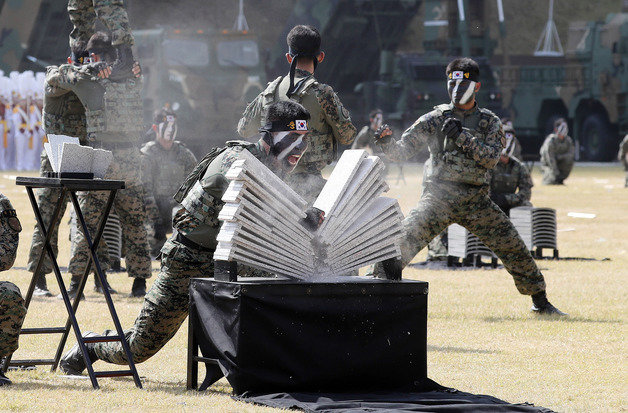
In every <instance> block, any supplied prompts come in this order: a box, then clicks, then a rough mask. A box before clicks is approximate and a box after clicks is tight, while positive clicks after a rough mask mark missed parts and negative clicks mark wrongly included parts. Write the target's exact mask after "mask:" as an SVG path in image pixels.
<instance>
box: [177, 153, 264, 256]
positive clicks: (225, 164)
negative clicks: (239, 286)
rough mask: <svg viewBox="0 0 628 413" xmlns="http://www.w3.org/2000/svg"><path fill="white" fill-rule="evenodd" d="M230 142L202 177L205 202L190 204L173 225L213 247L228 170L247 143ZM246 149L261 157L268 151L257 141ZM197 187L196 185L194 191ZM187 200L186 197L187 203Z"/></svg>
mask: <svg viewBox="0 0 628 413" xmlns="http://www.w3.org/2000/svg"><path fill="white" fill-rule="evenodd" d="M230 145H233V146H230ZM227 146H228V148H227V149H226V150H225V151H223V152H222V153H220V154H219V155H218V156H217V157H216V158H215V159H214V160H212V161H211V162H210V164H209V165H208V166H207V169H206V170H205V172H204V173H203V176H202V178H201V179H200V180H199V181H198V183H199V185H200V188H199V189H200V190H201V191H202V194H200V195H199V198H203V199H202V204H201V202H199V203H198V206H197V207H195V210H194V211H188V209H186V208H189V207H184V208H181V209H180V210H179V211H178V212H177V213H176V214H175V216H174V218H173V221H172V227H173V228H175V229H176V230H177V231H179V232H180V233H181V234H183V235H184V236H185V237H186V238H189V239H190V240H192V241H194V242H195V243H197V244H199V245H201V246H203V247H205V248H208V249H211V250H213V249H215V248H216V245H217V244H218V242H217V241H216V236H217V235H218V232H219V231H220V221H219V220H218V214H219V213H220V210H221V209H222V206H223V205H224V202H223V201H222V196H223V194H224V193H225V191H226V190H227V187H228V186H229V180H228V179H227V178H225V174H226V173H227V171H228V170H229V168H231V164H233V162H235V161H236V160H237V159H238V157H239V155H240V152H242V151H243V150H244V149H245V145H240V144H237V143H236V144H232V143H230V142H228V143H227ZM246 149H248V151H249V152H251V154H253V155H254V156H256V157H257V158H259V159H263V158H264V157H265V152H264V151H262V150H260V149H259V148H258V146H257V145H256V144H249V145H246ZM194 190H195V188H194V187H193V188H192V189H190V192H192V191H194ZM186 198H187V197H186ZM185 201H186V200H184V201H183V204H184V205H185V204H186V202H185Z"/></svg>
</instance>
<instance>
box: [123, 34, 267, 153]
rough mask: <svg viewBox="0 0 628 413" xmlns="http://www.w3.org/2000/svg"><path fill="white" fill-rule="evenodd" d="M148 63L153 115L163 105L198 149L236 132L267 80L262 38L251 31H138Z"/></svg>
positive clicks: (147, 99)
mask: <svg viewBox="0 0 628 413" xmlns="http://www.w3.org/2000/svg"><path fill="white" fill-rule="evenodd" d="M133 36H134V37H135V47H136V50H137V56H138V57H139V60H140V61H141V62H142V65H143V68H144V70H143V73H144V78H145V79H144V81H145V83H144V90H143V95H144V110H145V112H146V113H145V119H147V120H149V119H151V117H152V113H153V111H154V110H155V109H159V108H161V107H163V106H164V105H167V106H169V107H170V108H172V109H173V110H175V111H176V112H177V113H178V117H179V134H180V136H181V137H182V138H184V139H185V142H186V143H187V144H188V145H189V146H191V147H192V149H193V150H194V152H195V153H197V154H202V153H204V152H203V151H205V152H206V151H207V147H211V146H218V145H221V144H222V143H223V142H224V141H225V139H229V138H230V137H234V136H237V135H236V132H235V128H236V125H237V123H238V120H239V118H240V116H241V115H242V112H243V111H244V108H245V107H246V103H247V102H249V101H251V100H253V98H255V96H257V95H258V94H259V93H260V92H261V91H262V89H263V87H265V85H266V76H265V73H264V68H263V65H262V61H261V57H260V51H259V48H258V43H257V39H256V37H255V36H254V35H252V34H250V33H248V31H230V30H224V31H205V30H200V29H194V30H191V29H185V30H184V29H176V28H168V29H166V28H160V29H148V30H136V31H133Z"/></svg>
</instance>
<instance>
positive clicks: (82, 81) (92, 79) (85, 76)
mask: <svg viewBox="0 0 628 413" xmlns="http://www.w3.org/2000/svg"><path fill="white" fill-rule="evenodd" d="M46 84H47V85H49V87H50V88H51V89H52V88H55V89H56V90H57V91H58V92H61V91H66V92H73V93H74V94H76V96H77V97H78V98H79V99H80V101H81V103H82V104H83V107H84V108H85V114H86V117H87V119H86V127H87V132H88V140H89V141H90V142H91V143H93V142H94V141H96V142H104V141H106V142H127V141H131V142H138V141H139V139H140V137H141V136H140V131H141V122H142V119H141V118H140V119H137V118H136V116H135V115H136V114H137V113H140V112H141V107H137V106H138V105H139V106H141V100H140V98H139V91H140V90H141V79H129V80H127V81H126V82H124V83H115V82H111V81H110V80H109V79H100V78H99V77H98V76H97V66H95V65H93V64H89V65H83V66H76V65H73V64H64V65H61V66H48V67H47V68H46ZM107 91H108V92H107ZM114 91H115V92H118V93H114V95H115V96H113V98H114V101H115V102H116V105H112V104H111V102H106V100H107V96H110V95H111V94H112V93H113V92H114ZM122 91H125V92H127V95H121V92H122ZM105 92H107V94H105ZM121 96H122V97H121ZM122 100H124V102H122ZM138 111H139V112H138ZM90 114H91V121H90ZM105 118H106V119H108V120H109V121H107V122H106V121H105ZM90 122H91V123H90ZM108 123H111V124H112V125H111V126H113V127H112V128H111V129H112V130H108V128H109V126H110V125H108ZM121 125H127V126H128V129H129V132H128V133H127V131H126V129H125V128H124V127H121ZM90 128H91V129H92V130H93V131H91V132H90Z"/></svg>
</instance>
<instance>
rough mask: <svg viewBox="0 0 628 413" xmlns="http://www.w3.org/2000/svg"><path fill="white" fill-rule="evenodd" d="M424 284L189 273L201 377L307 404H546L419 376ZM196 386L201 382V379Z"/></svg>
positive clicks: (360, 408)
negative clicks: (232, 278)
mask: <svg viewBox="0 0 628 413" xmlns="http://www.w3.org/2000/svg"><path fill="white" fill-rule="evenodd" d="M427 291H428V288H427V283H425V282H421V281H409V280H403V281H384V280H373V279H367V278H364V277H342V279H338V280H329V282H325V283H304V282H294V281H286V280H278V279H242V281H238V282H225V281H215V280H213V279H200V278H198V279H192V282H191V285H190V322H191V323H192V324H191V325H192V327H193V331H194V335H195V337H196V341H197V342H198V344H199V347H200V349H201V352H202V354H203V356H205V357H207V358H212V359H216V360H217V361H218V367H217V366H214V365H212V364H207V372H208V375H207V378H206V381H205V383H204V384H206V385H210V384H211V383H213V382H214V381H216V380H218V379H219V378H220V377H222V375H225V376H226V378H227V380H228V381H229V383H230V384H231V386H232V387H233V391H234V393H235V394H236V395H238V396H235V398H236V399H237V400H242V401H246V402H250V403H256V404H261V405H265V406H270V407H278V408H296V409H302V410H305V411H316V412H334V413H336V412H343V413H345V412H388V411H408V412H411V411H417V412H452V413H458V412H542V413H545V412H550V410H548V409H544V408H538V407H534V406H531V405H513V404H509V403H506V402H504V401H502V400H499V399H496V398H494V397H491V396H484V395H474V394H469V393H464V392H458V391H455V390H453V389H447V388H445V387H442V386H440V385H438V384H437V383H435V382H434V381H432V380H430V379H428V378H427V340H426V334H427ZM201 387H203V386H201Z"/></svg>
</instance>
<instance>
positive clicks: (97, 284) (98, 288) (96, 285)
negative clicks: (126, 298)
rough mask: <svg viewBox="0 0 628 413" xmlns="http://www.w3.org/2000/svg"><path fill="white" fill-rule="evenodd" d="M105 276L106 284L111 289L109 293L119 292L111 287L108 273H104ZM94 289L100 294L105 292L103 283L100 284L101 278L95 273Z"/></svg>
mask: <svg viewBox="0 0 628 413" xmlns="http://www.w3.org/2000/svg"><path fill="white" fill-rule="evenodd" d="M103 276H104V277H105V284H106V285H107V288H108V289H109V294H118V292H117V291H116V290H114V289H113V288H111V285H109V281H107V274H103ZM94 291H95V292H97V293H98V294H103V289H102V285H101V284H100V278H98V277H97V276H96V275H94Z"/></svg>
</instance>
